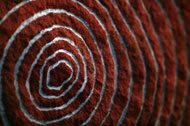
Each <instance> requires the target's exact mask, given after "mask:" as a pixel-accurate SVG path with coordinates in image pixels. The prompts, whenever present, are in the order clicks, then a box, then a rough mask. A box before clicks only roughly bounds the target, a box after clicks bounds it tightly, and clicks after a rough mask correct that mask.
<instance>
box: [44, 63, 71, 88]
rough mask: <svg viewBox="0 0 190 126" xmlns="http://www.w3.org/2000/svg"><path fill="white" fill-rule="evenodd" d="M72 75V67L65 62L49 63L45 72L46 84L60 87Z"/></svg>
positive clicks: (51, 86)
mask: <svg viewBox="0 0 190 126" xmlns="http://www.w3.org/2000/svg"><path fill="white" fill-rule="evenodd" d="M72 75H73V69H72V66H71V65H70V64H68V63H67V62H64V61H62V62H57V63H55V64H53V65H51V66H50V67H49V69H48V74H47V86H48V87H50V88H55V89H56V88H60V87H62V86H63V85H64V84H65V83H67V82H68V81H69V80H70V79H71V78H72Z"/></svg>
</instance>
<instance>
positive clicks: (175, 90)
mask: <svg viewBox="0 0 190 126" xmlns="http://www.w3.org/2000/svg"><path fill="white" fill-rule="evenodd" d="M155 2H156V3H157V4H158V5H159V7H160V9H161V10H162V12H163V14H164V16H165V18H166V20H167V22H168V28H169V31H170V33H171V35H172V42H173V47H174V55H175V59H176V60H175V61H176V66H175V67H176V73H175V85H174V86H175V88H174V92H173V97H172V105H171V111H170V115H169V118H168V124H169V122H170V121H171V117H172V114H173V111H174V105H175V101H176V95H177V94H176V93H177V84H178V83H177V82H178V76H177V73H178V58H177V50H176V40H175V38H174V33H173V31H172V29H171V28H172V26H171V22H170V20H169V18H168V15H167V13H166V11H165V10H164V8H163V7H162V5H161V3H160V0H155Z"/></svg>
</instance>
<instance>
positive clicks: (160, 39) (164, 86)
mask: <svg viewBox="0 0 190 126" xmlns="http://www.w3.org/2000/svg"><path fill="white" fill-rule="evenodd" d="M142 6H143V8H144V10H145V11H146V14H147V15H148V18H149V20H150V22H151V23H150V25H152V27H153V30H154V33H155V35H156V36H157V39H158V40H159V42H160V46H161V49H162V55H163V56H164V54H165V50H164V49H163V47H164V45H163V41H162V38H161V37H160V35H159V34H158V32H157V31H156V30H155V26H154V24H153V21H152V18H151V16H150V14H149V12H148V9H147V8H146V6H145V5H144V0H142ZM163 60H164V65H163V67H164V84H163V91H162V98H161V107H160V110H159V114H158V117H159V115H160V112H161V108H162V106H163V97H164V95H165V89H166V78H167V75H166V68H165V64H166V62H165V57H164V58H163ZM154 106H155V102H154V103H153V108H154ZM153 111H154V109H153V110H152V112H153ZM152 112H151V114H150V115H149V120H150V118H151V116H152ZM158 117H157V119H158Z"/></svg>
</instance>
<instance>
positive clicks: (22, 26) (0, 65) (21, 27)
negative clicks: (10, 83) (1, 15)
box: [0, 9, 104, 124]
mask: <svg viewBox="0 0 190 126" xmlns="http://www.w3.org/2000/svg"><path fill="white" fill-rule="evenodd" d="M48 10H51V9H47V10H46V12H48ZM57 10H58V9H57ZM62 12H65V11H64V10H62ZM57 13H59V11H57ZM67 13H68V12H67ZM39 15H41V16H43V15H44V13H43V12H42V13H38V16H39ZM70 15H72V14H71V13H70ZM38 16H36V17H38ZM36 17H34V20H35V19H36ZM79 20H82V19H81V18H79ZM82 21H83V22H85V21H84V20H82ZM28 22H29V21H28ZM28 22H27V21H26V22H24V23H23V24H22V25H21V26H20V27H19V29H21V30H22V29H23V28H24V26H25V25H27V24H28ZM84 24H85V25H86V22H85V23H84ZM86 26H87V27H88V25H86ZM102 28H103V27H102ZM103 29H104V28H103ZM17 34H18V29H17V31H16V32H15V33H14V34H13V36H12V37H11V39H10V40H9V42H8V44H7V46H6V48H5V50H7V49H8V48H9V47H10V45H11V41H13V40H14V37H15V36H16V35H17ZM95 40H96V39H95ZM6 55H7V52H5V53H4V55H3V57H2V60H1V64H0V67H1V68H2V65H3V62H4V60H5V57H6ZM0 72H1V71H0ZM91 94H92V92H91ZM90 96H91V95H90ZM90 96H89V97H88V99H89V98H90ZM88 99H86V101H85V102H84V103H83V104H82V105H81V106H80V108H79V109H78V110H77V111H75V112H72V113H71V114H69V115H68V116H67V117H66V118H70V117H71V115H73V114H75V113H77V112H78V111H79V110H80V109H81V108H82V107H83V106H84V104H85V103H86V102H87V101H88ZM62 119H63V118H62ZM59 120H60V119H59ZM31 121H34V120H31ZM57 121H58V120H57ZM38 123H40V122H38ZM47 123H52V122H50V121H49V122H43V123H41V124H47Z"/></svg>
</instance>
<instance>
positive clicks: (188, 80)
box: [172, 0, 190, 126]
mask: <svg viewBox="0 0 190 126" xmlns="http://www.w3.org/2000/svg"><path fill="white" fill-rule="evenodd" d="M172 2H173V4H174V6H175V7H176V10H177V13H178V15H177V16H178V18H179V21H180V23H181V25H182V29H183V34H184V41H185V52H186V58H187V62H188V70H187V87H186V90H185V96H184V100H183V103H182V108H181V114H180V115H181V116H180V119H179V121H178V126H181V125H182V121H183V118H184V112H185V109H186V105H187V101H188V100H187V99H188V94H189V93H190V92H188V89H189V88H190V71H189V64H190V62H189V61H190V55H189V53H188V45H187V44H188V42H187V35H186V33H187V32H186V30H185V25H184V20H183V18H182V16H181V12H180V11H181V10H180V9H179V7H178V6H177V3H176V0H172Z"/></svg>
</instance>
